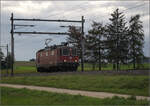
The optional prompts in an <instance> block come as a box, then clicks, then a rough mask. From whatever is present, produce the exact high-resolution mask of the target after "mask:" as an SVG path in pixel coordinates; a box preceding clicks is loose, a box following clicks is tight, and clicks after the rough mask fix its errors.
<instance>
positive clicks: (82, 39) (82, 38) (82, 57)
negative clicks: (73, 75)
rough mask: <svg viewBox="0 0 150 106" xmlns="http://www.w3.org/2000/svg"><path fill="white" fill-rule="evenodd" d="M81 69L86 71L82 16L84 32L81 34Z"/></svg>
mask: <svg viewBox="0 0 150 106" xmlns="http://www.w3.org/2000/svg"><path fill="white" fill-rule="evenodd" d="M81 51H82V52H81V53H82V55H81V68H82V72H83V71H84V17H83V16H82V32H81Z"/></svg>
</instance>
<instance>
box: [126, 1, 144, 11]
mask: <svg viewBox="0 0 150 106" xmlns="http://www.w3.org/2000/svg"><path fill="white" fill-rule="evenodd" d="M145 4H147V3H142V4H140V5H137V6H134V7H130V8H127V9H125V10H123V12H125V11H127V10H130V9H134V8H138V7H141V6H143V5H145Z"/></svg>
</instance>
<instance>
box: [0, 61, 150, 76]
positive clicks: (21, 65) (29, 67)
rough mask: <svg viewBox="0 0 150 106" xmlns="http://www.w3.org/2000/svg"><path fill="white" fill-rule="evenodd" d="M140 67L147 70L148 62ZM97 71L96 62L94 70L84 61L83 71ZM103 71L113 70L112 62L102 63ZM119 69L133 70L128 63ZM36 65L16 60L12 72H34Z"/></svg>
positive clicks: (4, 71) (79, 68) (79, 69)
mask: <svg viewBox="0 0 150 106" xmlns="http://www.w3.org/2000/svg"><path fill="white" fill-rule="evenodd" d="M140 66H141V67H140V68H139V69H144V70H148V69H150V64H148V63H144V64H142V65H140ZM91 70H92V71H98V70H99V67H98V64H96V65H95V70H93V66H92V64H91V63H85V64H84V71H91ZM101 70H104V71H109V70H113V65H112V64H105V65H102V69H101ZM120 70H133V65H132V64H129V65H121V66H120ZM10 71H11V70H10V69H9V70H8V72H9V73H10ZM77 71H81V64H80V65H79V67H78V69H77ZM36 72H37V71H36V65H35V62H29V61H16V62H15V64H14V73H36ZM1 73H2V74H6V73H7V70H6V69H5V70H2V72H1Z"/></svg>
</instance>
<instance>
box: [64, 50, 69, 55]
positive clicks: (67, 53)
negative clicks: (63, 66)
mask: <svg viewBox="0 0 150 106" xmlns="http://www.w3.org/2000/svg"><path fill="white" fill-rule="evenodd" d="M63 55H66V56H68V55H69V49H68V48H64V49H63Z"/></svg>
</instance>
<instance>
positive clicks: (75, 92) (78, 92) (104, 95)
mask: <svg viewBox="0 0 150 106" xmlns="http://www.w3.org/2000/svg"><path fill="white" fill-rule="evenodd" d="M0 86H1V87H11V88H27V89H31V90H40V91H48V92H56V93H67V94H71V95H82V96H89V97H96V98H107V97H109V98H111V97H113V96H119V97H124V98H128V97H130V95H124V94H115V93H107V92H92V91H81V90H70V89H61V88H52V87H39V86H28V85H15V84H0ZM136 99H137V100H141V99H147V100H150V97H145V96H136Z"/></svg>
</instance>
